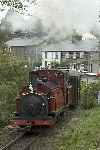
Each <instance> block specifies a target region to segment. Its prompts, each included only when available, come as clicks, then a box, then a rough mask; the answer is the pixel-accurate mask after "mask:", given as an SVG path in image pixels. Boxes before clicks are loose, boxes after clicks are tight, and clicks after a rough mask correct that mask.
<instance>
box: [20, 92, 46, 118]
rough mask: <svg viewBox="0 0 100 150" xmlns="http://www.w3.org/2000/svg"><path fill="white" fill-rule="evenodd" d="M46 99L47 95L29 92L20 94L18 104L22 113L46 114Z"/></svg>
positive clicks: (32, 114)
mask: <svg viewBox="0 0 100 150" xmlns="http://www.w3.org/2000/svg"><path fill="white" fill-rule="evenodd" d="M47 101H48V99H47V97H44V96H41V95H37V94H29V95H24V96H21V99H20V106H21V114H22V115H29V116H30V115H31V116H39V115H47V114H48V102H47Z"/></svg>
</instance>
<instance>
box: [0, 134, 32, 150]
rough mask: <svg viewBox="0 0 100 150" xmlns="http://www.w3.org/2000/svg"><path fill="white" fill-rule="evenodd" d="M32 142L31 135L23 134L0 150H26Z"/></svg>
mask: <svg viewBox="0 0 100 150" xmlns="http://www.w3.org/2000/svg"><path fill="white" fill-rule="evenodd" d="M33 140H34V137H33V135H32V134H29V133H27V132H24V133H22V134H21V135H19V136H18V137H16V138H15V139H14V140H12V141H10V142H9V143H8V144H7V145H6V146H4V147H1V148H0V150H28V149H29V147H30V145H31V144H32V143H33Z"/></svg>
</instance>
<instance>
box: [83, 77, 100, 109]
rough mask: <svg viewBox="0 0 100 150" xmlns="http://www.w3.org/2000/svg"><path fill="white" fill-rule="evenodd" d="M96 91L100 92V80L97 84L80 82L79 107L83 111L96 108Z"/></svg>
mask: <svg viewBox="0 0 100 150" xmlns="http://www.w3.org/2000/svg"><path fill="white" fill-rule="evenodd" d="M98 91H100V80H99V79H98V80H97V83H88V84H87V83H86V82H81V90H80V96H81V97H80V106H81V107H82V108H84V109H90V108H93V107H95V106H97V99H98Z"/></svg>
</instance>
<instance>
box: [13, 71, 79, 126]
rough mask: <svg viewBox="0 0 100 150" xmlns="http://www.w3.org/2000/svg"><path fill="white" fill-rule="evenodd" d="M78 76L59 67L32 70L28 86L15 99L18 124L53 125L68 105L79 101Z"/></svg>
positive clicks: (73, 104) (16, 121)
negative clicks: (55, 68)
mask: <svg viewBox="0 0 100 150" xmlns="http://www.w3.org/2000/svg"><path fill="white" fill-rule="evenodd" d="M79 81H80V80H79V77H76V76H69V75H68V74H67V73H63V72H62V71H60V70H52V69H51V70H50V69H41V70H35V71H32V72H30V73H29V85H27V86H25V87H24V88H23V89H22V90H21V92H20V94H19V96H18V97H17V98H16V116H15V123H16V125H18V126H21V127H24V126H43V125H44V126H45V125H46V126H52V125H54V124H55V122H56V121H57V120H58V118H60V117H61V116H62V115H63V114H64V112H65V110H66V109H67V107H69V106H75V105H77V104H78V101H79V85H80V84H79Z"/></svg>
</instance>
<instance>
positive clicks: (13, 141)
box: [0, 132, 26, 150]
mask: <svg viewBox="0 0 100 150" xmlns="http://www.w3.org/2000/svg"><path fill="white" fill-rule="evenodd" d="M25 133H26V132H24V133H22V134H21V135H19V136H18V137H16V138H15V139H14V140H12V141H11V142H9V143H8V144H7V145H6V146H4V147H1V148H0V150H7V149H8V148H10V147H11V146H12V145H13V144H14V143H16V142H17V141H18V140H19V139H21V138H22V137H23V136H24V135H25Z"/></svg>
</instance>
